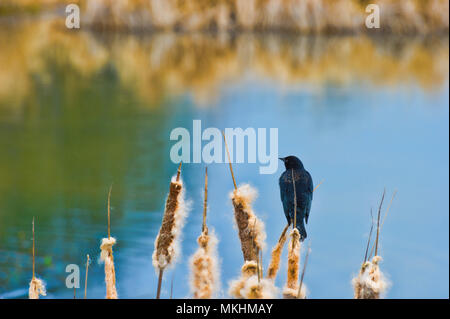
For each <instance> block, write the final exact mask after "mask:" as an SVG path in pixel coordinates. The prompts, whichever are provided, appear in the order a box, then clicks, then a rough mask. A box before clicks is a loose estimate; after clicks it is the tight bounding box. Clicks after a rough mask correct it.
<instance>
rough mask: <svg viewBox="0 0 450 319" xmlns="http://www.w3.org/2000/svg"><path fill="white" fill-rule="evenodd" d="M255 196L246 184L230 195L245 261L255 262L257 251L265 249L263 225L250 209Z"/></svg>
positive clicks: (255, 193)
mask: <svg viewBox="0 0 450 319" xmlns="http://www.w3.org/2000/svg"><path fill="white" fill-rule="evenodd" d="M256 196H257V192H256V190H255V189H254V188H252V187H251V186H250V185H248V184H244V185H241V186H240V187H238V188H237V189H235V190H234V191H233V192H232V193H231V194H230V197H231V200H232V202H233V207H234V217H235V221H236V225H237V227H238V232H239V239H240V241H241V248H242V253H243V255H244V260H245V261H250V260H253V261H257V260H258V254H259V251H261V250H263V249H264V248H265V240H266V232H265V229H264V228H265V227H264V223H263V222H262V221H261V220H260V219H258V217H256V215H255V213H254V212H253V209H252V202H253V201H254V199H255V198H256Z"/></svg>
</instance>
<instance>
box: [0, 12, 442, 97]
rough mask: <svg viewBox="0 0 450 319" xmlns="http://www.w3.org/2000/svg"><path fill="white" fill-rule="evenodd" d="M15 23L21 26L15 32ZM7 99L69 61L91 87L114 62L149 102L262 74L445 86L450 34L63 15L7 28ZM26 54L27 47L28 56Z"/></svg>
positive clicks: (313, 81)
mask: <svg viewBox="0 0 450 319" xmlns="http://www.w3.org/2000/svg"><path fill="white" fill-rule="evenodd" d="M12 31H13V32H12ZM0 43H1V45H2V50H1V51H0V62H1V64H2V66H3V69H2V72H0V101H1V100H5V99H8V100H9V101H10V100H12V101H10V102H9V103H8V104H10V105H12V104H14V105H15V104H18V103H19V102H21V101H22V100H23V99H25V98H26V97H27V96H31V95H33V94H35V92H36V91H37V90H39V85H48V84H50V83H51V82H52V81H55V79H54V78H52V77H51V69H52V68H54V67H60V68H61V69H63V70H65V72H67V73H69V72H70V73H73V76H74V77H76V76H78V77H82V78H83V82H84V83H85V85H86V86H89V85H90V81H94V80H95V79H96V77H97V76H98V75H99V73H101V72H105V70H108V69H110V70H111V71H113V72H115V75H116V76H117V79H118V81H119V83H120V85H122V86H123V87H124V88H127V89H128V90H130V91H131V92H132V93H135V94H136V96H137V97H139V98H140V99H142V102H143V103H145V104H149V105H154V104H155V101H160V100H161V99H164V98H166V97H168V96H173V95H174V94H175V95H177V94H182V93H185V92H187V91H189V92H192V93H193V94H194V96H195V99H196V101H197V102H199V103H200V104H207V103H208V102H209V101H211V100H212V99H214V97H215V96H216V94H217V91H218V90H219V89H220V87H221V86H222V85H223V84H224V83H228V82H234V81H237V80H239V79H240V78H242V77H244V76H246V75H248V74H253V75H256V76H257V77H261V76H262V77H265V78H268V79H271V80H273V81H276V82H277V83H281V84H284V85H292V84H299V83H302V84H307V85H319V86H322V85H324V84H327V83H330V84H334V85H349V84H352V83H360V82H362V81H364V82H369V83H372V84H374V85H381V86H391V85H399V84H402V83H405V82H411V81H413V82H416V83H418V84H419V85H421V86H422V87H425V88H431V87H434V86H436V85H439V84H442V83H443V81H444V80H445V78H446V71H447V70H448V38H446V37H441V38H425V39H423V38H402V39H400V38H395V37H391V38H387V39H386V38H381V39H378V38H368V37H356V36H340V37H331V38H330V37H305V36H292V35H279V34H265V35H258V34H257V35H251V34H243V35H232V34H227V33H220V34H209V35H208V34H206V35H205V34H204V35H175V34H173V33H163V34H154V35H147V36H143V35H142V36H139V35H117V34H115V35H109V36H106V35H103V34H92V33H86V32H68V31H67V30H66V29H63V28H62V27H61V25H60V24H58V23H54V22H47V21H44V22H39V23H36V22H33V23H23V24H20V25H19V26H14V27H9V28H8V27H5V28H2V30H0ZM18 53H19V54H18Z"/></svg>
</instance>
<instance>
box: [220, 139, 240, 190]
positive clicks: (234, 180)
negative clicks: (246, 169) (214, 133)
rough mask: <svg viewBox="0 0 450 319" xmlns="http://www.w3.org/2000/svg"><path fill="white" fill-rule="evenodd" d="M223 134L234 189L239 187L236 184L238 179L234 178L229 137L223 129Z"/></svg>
mask: <svg viewBox="0 0 450 319" xmlns="http://www.w3.org/2000/svg"><path fill="white" fill-rule="evenodd" d="M222 136H223V141H224V143H225V150H226V152H227V158H228V164H229V166H230V173H231V178H232V179H233V185H234V189H235V190H236V189H237V184H236V179H235V178H234V173H233V165H231V157H230V151H229V150H228V144H227V139H226V138H225V133H224V132H223V131H222Z"/></svg>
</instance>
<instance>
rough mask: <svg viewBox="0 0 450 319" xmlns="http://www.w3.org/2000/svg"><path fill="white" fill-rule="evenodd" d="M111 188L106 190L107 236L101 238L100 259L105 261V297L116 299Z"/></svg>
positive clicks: (114, 241) (114, 240)
mask: <svg viewBox="0 0 450 319" xmlns="http://www.w3.org/2000/svg"><path fill="white" fill-rule="evenodd" d="M111 190H112V186H111V187H110V188H109V192H108V238H103V239H102V243H101V245H100V249H101V253H100V260H101V261H102V262H104V263H105V283H106V299H117V290H116V270H115V267H114V256H113V250H112V247H113V246H114V245H115V243H116V239H115V238H114V237H111Z"/></svg>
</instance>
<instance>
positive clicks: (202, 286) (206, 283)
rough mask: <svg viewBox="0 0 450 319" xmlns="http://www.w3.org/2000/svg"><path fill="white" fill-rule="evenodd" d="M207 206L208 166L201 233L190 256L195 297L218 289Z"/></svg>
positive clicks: (192, 289)
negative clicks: (207, 224) (194, 250)
mask: <svg viewBox="0 0 450 319" xmlns="http://www.w3.org/2000/svg"><path fill="white" fill-rule="evenodd" d="M207 207H208V168H206V169H205V194H204V201H203V223H202V234H201V235H200V236H199V237H198V239H197V242H198V244H199V248H198V249H197V251H196V252H195V254H194V255H193V256H192V257H191V260H190V265H191V281H190V283H191V291H192V293H193V295H194V298H196V299H209V298H212V297H213V296H214V294H215V292H216V291H217V290H218V285H219V270H218V258H217V250H216V246H217V237H216V236H215V234H214V233H209V231H208V227H207V226H206V213H207Z"/></svg>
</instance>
